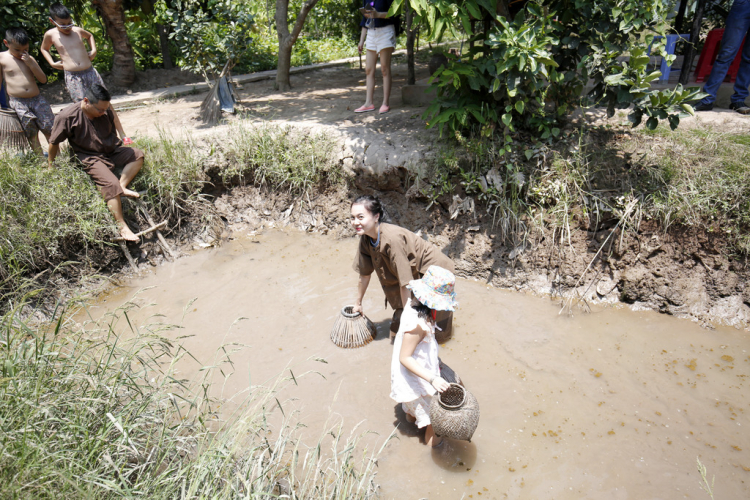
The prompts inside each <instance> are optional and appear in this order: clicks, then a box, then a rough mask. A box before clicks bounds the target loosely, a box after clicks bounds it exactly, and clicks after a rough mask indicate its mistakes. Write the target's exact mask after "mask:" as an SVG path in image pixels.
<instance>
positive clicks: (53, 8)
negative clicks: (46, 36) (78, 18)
mask: <svg viewBox="0 0 750 500" xmlns="http://www.w3.org/2000/svg"><path fill="white" fill-rule="evenodd" d="M49 17H51V18H52V19H70V11H69V10H68V8H67V7H66V6H64V5H63V4H61V3H59V2H58V3H53V4H52V5H50V6H49Z"/></svg>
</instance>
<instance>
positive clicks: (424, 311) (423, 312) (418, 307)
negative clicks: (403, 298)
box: [411, 293, 432, 323]
mask: <svg viewBox="0 0 750 500" xmlns="http://www.w3.org/2000/svg"><path fill="white" fill-rule="evenodd" d="M411 307H412V309H414V310H415V311H417V316H418V317H420V318H422V319H425V320H427V322H428V323H431V322H432V309H430V308H429V307H427V306H426V305H424V304H422V303H421V302H420V301H419V299H417V297H415V296H414V294H413V293H412V294H411Z"/></svg>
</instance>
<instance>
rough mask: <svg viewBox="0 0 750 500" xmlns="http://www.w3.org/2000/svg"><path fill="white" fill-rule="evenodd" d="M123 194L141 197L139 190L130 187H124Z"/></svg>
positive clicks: (129, 196)
mask: <svg viewBox="0 0 750 500" xmlns="http://www.w3.org/2000/svg"><path fill="white" fill-rule="evenodd" d="M122 195H123V196H124V197H126V198H140V197H141V195H139V194H138V192H137V191H133V190H132V189H128V188H122Z"/></svg>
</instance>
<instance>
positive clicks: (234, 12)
mask: <svg viewBox="0 0 750 500" xmlns="http://www.w3.org/2000/svg"><path fill="white" fill-rule="evenodd" d="M171 4H172V7H171V8H169V9H167V10H166V13H165V14H166V16H167V18H168V19H169V22H170V24H171V26H172V32H171V33H170V34H169V37H170V39H171V40H174V42H175V44H176V45H177V47H178V49H179V55H178V57H177V64H178V65H179V66H180V67H181V68H183V69H186V70H188V71H192V72H195V73H202V74H203V75H205V76H206V78H208V73H214V74H218V73H219V72H221V69H222V68H223V67H224V64H225V63H226V62H227V61H231V62H232V64H234V63H236V62H237V61H238V60H239V58H240V56H241V55H242V53H243V52H244V51H246V50H247V48H248V45H250V44H251V42H252V39H253V38H252V34H253V29H254V25H255V20H254V18H253V16H252V14H250V13H249V11H248V10H247V9H246V8H245V4H244V3H243V2H235V1H232V0H210V1H209V2H208V3H207V4H204V2H201V1H200V0H173V1H172V2H171Z"/></svg>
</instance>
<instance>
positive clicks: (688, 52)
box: [680, 0, 706, 85]
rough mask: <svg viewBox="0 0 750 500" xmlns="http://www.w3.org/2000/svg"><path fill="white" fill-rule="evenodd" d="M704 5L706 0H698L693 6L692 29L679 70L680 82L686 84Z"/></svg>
mask: <svg viewBox="0 0 750 500" xmlns="http://www.w3.org/2000/svg"><path fill="white" fill-rule="evenodd" d="M705 7H706V0H698V5H697V6H696V8H695V17H694V18H693V29H692V30H691V31H690V43H688V44H686V45H687V47H686V48H685V57H684V58H683V61H682V72H680V83H681V84H683V85H687V82H688V80H689V79H690V70H692V69H693V52H695V49H694V47H695V46H696V45H697V44H698V38H699V37H700V33H701V23H702V22H703V9H704V8H705Z"/></svg>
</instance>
